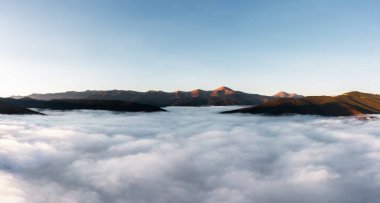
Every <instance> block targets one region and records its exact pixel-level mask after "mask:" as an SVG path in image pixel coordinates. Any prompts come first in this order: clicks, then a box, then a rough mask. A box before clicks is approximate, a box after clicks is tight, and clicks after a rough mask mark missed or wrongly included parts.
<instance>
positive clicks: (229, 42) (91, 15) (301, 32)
mask: <svg viewBox="0 0 380 203" xmlns="http://www.w3.org/2000/svg"><path fill="white" fill-rule="evenodd" d="M379 8H380V1H378V0H260V1H254V0H194V1H183V0H159V1H158V0H134V1H128V0H120V1H118V0H60V1H59V0H33V1H30V0H0V29H1V30H0V70H1V72H0V73H1V80H0V81H1V86H0V96H10V95H27V94H30V93H37V92H38V93H46V92H60V91H67V90H76V91H82V90H87V89H91V90H98V89H99V90H100V89H101V90H106V89H132V90H138V91H146V90H150V89H154V90H164V91H175V90H179V89H180V90H191V89H195V88H202V89H215V88H216V87H218V86H222V85H225V86H229V87H231V88H232V89H238V90H242V91H246V92H252V93H260V94H267V95H272V94H274V93H276V92H278V91H280V90H284V91H289V92H297V93H300V94H304V95H319V94H327V95H334V94H340V93H342V92H346V91H350V90H359V91H365V92H372V93H380V23H379V22H380V12H379Z"/></svg>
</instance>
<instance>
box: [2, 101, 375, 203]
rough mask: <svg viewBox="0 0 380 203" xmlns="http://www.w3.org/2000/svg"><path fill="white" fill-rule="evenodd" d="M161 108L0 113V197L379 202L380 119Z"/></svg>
mask: <svg viewBox="0 0 380 203" xmlns="http://www.w3.org/2000/svg"><path fill="white" fill-rule="evenodd" d="M226 108H231V107H209V108H207V107H200V108H193V107H188V108H185V107H183V108H180V107H172V108H168V110H169V112H160V113H153V114H146V113H111V112H106V111H72V112H59V111H47V112H45V113H47V114H49V116H1V117H0V185H1V190H0V200H1V202H7V203H8V202H10V203H13V202H15V203H16V202H17V203H19V202H20V203H23V202H32V203H33V202H36V203H38V202H62V203H66V202H68V203H71V202H78V203H79V202H80V203H83V202H89V203H97V202H134V203H139V202H141V203H143V202H158V203H160V202H163V203H170V202H173V203H179V202H180V203H182V202H183V203H187V202H188V203H194V202H205V203H212V202H218V203H219V202H228V203H250V202H257V203H269V202H283V203H294V202H310V203H313V202H315V203H317V202H318V203H319V202H333V203H334V202H346V203H354V202H355V203H356V202H380V194H379V192H378V191H379V190H380V170H379V168H380V131H379V129H380V121H378V120H374V121H359V120H357V119H355V118H322V117H315V116H287V117H267V116H253V115H239V114H235V115H224V114H218V112H220V111H222V110H226Z"/></svg>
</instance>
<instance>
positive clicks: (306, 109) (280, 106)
mask: <svg viewBox="0 0 380 203" xmlns="http://www.w3.org/2000/svg"><path fill="white" fill-rule="evenodd" d="M223 113H251V114H266V115H283V114H305V115H321V116H358V115H364V114H379V113H380V95H375V94H368V93H361V92H349V93H345V94H343V95H339V96H335V97H331V96H311V97H304V98H278V99H275V100H271V101H268V102H265V103H263V104H260V105H257V106H253V107H249V108H243V109H237V110H233V111H227V112H223Z"/></svg>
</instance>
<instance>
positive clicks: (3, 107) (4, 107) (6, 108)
mask: <svg viewBox="0 0 380 203" xmlns="http://www.w3.org/2000/svg"><path fill="white" fill-rule="evenodd" d="M0 114H9V115H16V114H19V115H22V114H39V115H42V114H41V113H38V112H36V111H32V110H29V109H27V108H23V107H17V106H12V105H9V104H5V103H0Z"/></svg>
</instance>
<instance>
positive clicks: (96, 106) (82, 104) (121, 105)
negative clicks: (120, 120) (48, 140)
mask: <svg viewBox="0 0 380 203" xmlns="http://www.w3.org/2000/svg"><path fill="white" fill-rule="evenodd" d="M0 101H1V102H2V103H6V104H9V105H14V106H19V107H23V108H39V109H52V110H79V109H91V110H109V111H121V112H140V111H141V112H156V111H166V110H164V109H162V108H160V107H157V106H152V105H147V104H139V103H136V102H125V101H118V100H74V99H73V100H68V99H65V100H62V99H61V100H57V99H56V100H50V101H44V100H36V99H32V98H29V97H25V98H22V99H13V98H0Z"/></svg>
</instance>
